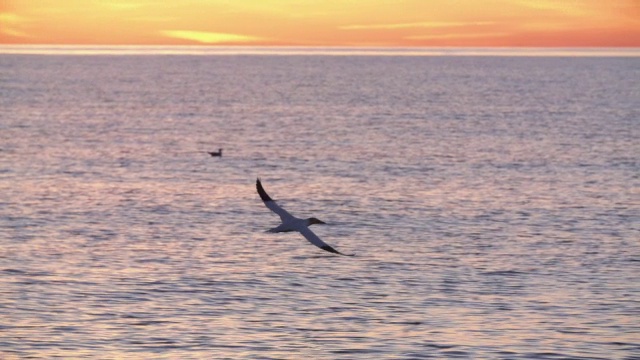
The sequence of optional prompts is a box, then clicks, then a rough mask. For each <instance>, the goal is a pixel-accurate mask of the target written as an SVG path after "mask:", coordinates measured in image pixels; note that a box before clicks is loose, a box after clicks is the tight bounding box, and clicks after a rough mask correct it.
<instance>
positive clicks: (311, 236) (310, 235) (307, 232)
mask: <svg viewBox="0 0 640 360" xmlns="http://www.w3.org/2000/svg"><path fill="white" fill-rule="evenodd" d="M300 234H302V236H304V237H305V239H307V240H309V242H310V243H312V244H313V245H315V246H317V247H319V248H320V249H322V250H324V251H328V252H330V253H334V254H338V255H344V256H353V255H354V254H343V253H341V252H340V251H338V250H336V249H334V248H332V247H331V246H329V244H327V243H326V242H324V241H322V239H320V238H319V237H318V235H316V234H315V233H314V232H313V231H311V229H309V228H308V227H305V228H303V229H302V230H300Z"/></svg>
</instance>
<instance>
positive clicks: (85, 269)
mask: <svg viewBox="0 0 640 360" xmlns="http://www.w3.org/2000/svg"><path fill="white" fill-rule="evenodd" d="M638 84H640V60H639V58H636V57H607V56H603V57H582V56H569V57H563V56H536V57H530V56H516V57H512V56H507V55H504V56H395V55H393V54H392V55H390V56H381V55H379V54H378V55H376V54H372V55H371V54H370V55H367V54H365V55H362V54H355V55H348V54H341V55H340V56H331V55H322V54H320V55H318V54H316V55H313V54H312V55H304V56H300V55H286V54H285V55H283V54H279V55H269V54H249V55H246V54H245V55H242V54H238V55H233V54H225V55H215V54H214V55H210V54H209V55H179V54H171V55H158V54H156V55H136V54H133V55H123V54H119V55H104V54H103V55H95V54H94V55H73V56H72V55H61V54H56V55H19V54H4V55H0V108H1V109H2V110H1V111H0V194H2V196H0V314H1V316H0V358H2V359H55V358H60V359H74V358H87V359H302V358H308V359H427V358H436V359H444V358H450V359H454V358H461V359H639V358H640V241H639V239H640V141H639V139H640V110H639V109H640V106H639V105H640V87H639V85H638ZM218 148H223V149H224V150H223V151H224V156H223V157H222V158H212V157H210V156H209V155H208V154H207V153H206V152H207V151H214V150H217V149H218ZM257 177H260V178H261V179H262V182H263V184H264V187H265V189H266V190H267V192H269V194H270V195H271V196H272V197H273V198H274V199H275V200H277V201H278V202H279V203H280V204H281V205H282V206H283V207H284V208H286V209H288V210H289V211H290V212H292V213H293V214H295V215H297V216H301V217H308V216H315V217H318V218H320V219H321V220H323V221H325V222H327V225H315V226H314V227H313V229H314V231H315V232H316V233H317V234H318V235H319V236H320V237H321V238H322V239H324V241H326V242H327V243H329V244H331V245H332V246H334V247H336V248H337V249H339V250H340V251H342V252H345V253H355V254H356V256H355V257H341V256H334V255H332V254H329V253H326V252H323V251H322V250H320V249H318V248H316V247H314V246H312V245H311V244H309V243H307V242H306V241H305V240H304V238H302V237H301V236H300V235H299V234H296V233H286V234H270V233H266V232H265V231H266V230H267V229H269V228H271V227H274V226H276V225H277V224H278V221H279V218H278V217H277V216H276V215H275V214H272V213H270V212H269V210H268V209H267V208H266V207H264V205H263V204H262V202H261V201H260V198H259V196H258V195H257V193H256V190H255V180H256V178H257Z"/></svg>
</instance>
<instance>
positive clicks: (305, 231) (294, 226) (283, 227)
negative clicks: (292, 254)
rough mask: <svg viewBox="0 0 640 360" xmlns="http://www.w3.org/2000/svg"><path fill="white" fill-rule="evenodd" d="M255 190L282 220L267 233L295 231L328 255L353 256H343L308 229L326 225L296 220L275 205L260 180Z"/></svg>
mask: <svg viewBox="0 0 640 360" xmlns="http://www.w3.org/2000/svg"><path fill="white" fill-rule="evenodd" d="M256 188H257V189H258V194H260V198H261V199H262V201H263V202H264V204H265V205H266V207H268V208H269V209H270V210H271V211H273V212H274V213H276V214H278V215H279V216H280V220H282V224H280V225H278V226H276V227H275V228H273V229H270V230H269V232H274V233H279V232H288V231H297V232H299V233H300V234H302V236H304V237H305V238H306V239H307V240H309V242H310V243H312V244H313V245H315V246H317V247H319V248H320V249H322V250H325V251H328V252H330V253H334V254H338V255H344V256H353V254H350V255H348V254H343V253H341V252H339V251H338V250H336V249H334V248H332V247H331V246H329V245H328V244H327V243H325V242H324V241H322V240H321V239H320V238H319V237H318V235H316V234H314V233H313V231H311V229H309V226H310V225H313V224H326V223H325V222H324V221H321V220H318V219H316V218H314V217H312V218H308V219H300V218H297V217H295V216H293V215H291V214H289V212H287V211H286V210H285V209H283V208H281V207H280V206H279V205H278V204H276V202H275V201H273V199H271V197H269V195H268V194H267V192H266V191H264V188H263V187H262V184H261V183H260V179H257V180H256Z"/></svg>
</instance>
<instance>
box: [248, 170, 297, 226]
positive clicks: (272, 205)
mask: <svg viewBox="0 0 640 360" xmlns="http://www.w3.org/2000/svg"><path fill="white" fill-rule="evenodd" d="M256 188H257V189H258V194H259V195H260V198H261V199H262V201H263V202H264V204H265V206H266V207H268V208H269V210H271V211H273V212H274V213H276V214H278V215H279V216H280V219H281V220H282V222H285V221H286V220H289V219H292V218H293V215H291V214H289V213H288V212H287V210H285V209H283V208H281V207H280V205H278V204H276V202H275V201H273V199H272V198H271V197H270V196H269V194H267V192H266V191H264V188H263V187H262V183H260V179H257V180H256Z"/></svg>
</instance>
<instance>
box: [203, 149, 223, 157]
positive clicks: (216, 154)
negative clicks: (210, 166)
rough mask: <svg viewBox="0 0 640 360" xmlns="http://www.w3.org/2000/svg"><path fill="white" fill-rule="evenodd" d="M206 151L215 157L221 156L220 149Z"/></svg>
mask: <svg viewBox="0 0 640 360" xmlns="http://www.w3.org/2000/svg"><path fill="white" fill-rule="evenodd" d="M207 153H208V154H209V155H211V156H217V157H222V149H218V152H214V151H207Z"/></svg>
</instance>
